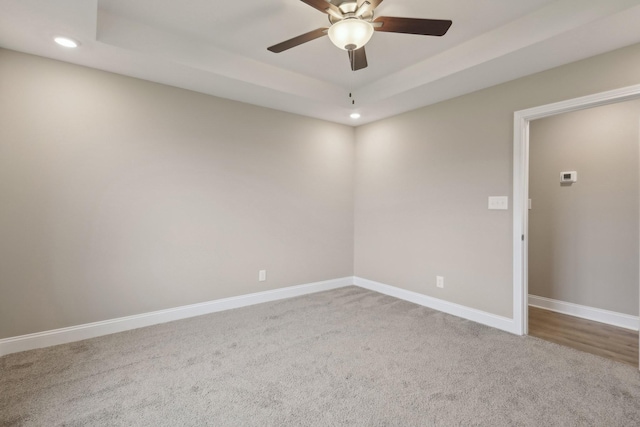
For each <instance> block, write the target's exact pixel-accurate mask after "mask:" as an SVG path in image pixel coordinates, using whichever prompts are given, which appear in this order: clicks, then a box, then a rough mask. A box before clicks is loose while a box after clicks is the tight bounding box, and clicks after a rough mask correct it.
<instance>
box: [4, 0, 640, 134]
mask: <svg viewBox="0 0 640 427" xmlns="http://www.w3.org/2000/svg"><path fill="white" fill-rule="evenodd" d="M338 1H339V0H338ZM334 2H336V0H334ZM376 16H400V17H415V18H435V19H451V20H453V26H452V27H451V29H450V30H449V32H448V33H447V34H446V35H445V36H444V37H425V36H415V35H407V34H393V33H380V32H379V33H375V34H374V36H373V38H372V40H371V41H370V42H369V43H368V44H367V58H368V62H369V67H368V68H366V69H363V70H360V71H357V72H352V71H351V70H350V68H349V62H348V60H347V54H346V52H344V51H342V50H339V49H338V48H336V47H334V46H333V45H332V44H331V42H330V41H329V40H328V38H326V37H323V38H320V39H317V40H314V41H311V42H309V43H306V44H303V45H301V46H298V47H295V48H293V49H290V50H288V51H285V52H283V53H280V54H274V53H271V52H269V51H267V49H266V48H267V47H268V46H271V45H273V44H276V43H279V42H281V41H284V40H286V39H289V38H291V37H294V36H297V35H299V34H302V33H305V32H307V31H310V30H313V29H316V28H319V27H326V26H328V20H327V16H326V15H324V14H323V13H321V12H319V11H317V10H315V9H314V8H312V7H310V6H308V5H306V4H304V3H302V2H301V1H299V0H241V1H240V0H236V1H228V2H222V1H219V0H208V1H205V0H182V1H175V0H135V1H132V0H0V47H4V48H8V49H13V50H17V51H22V52H27V53H32V54H36V55H41V56H45V57H49V58H54V59H59V60H62V61H67V62H72V63H76V64H81V65H86V66H89V67H94V68H98V69H103V70H107V71H113V72H116V73H121V74H125V75H130V76H134V77H139V78H143V79H146V80H151V81H156V82H160V83H165V84H169V85H173V86H178V87H182V88H186V89H191V90H195V91H198V92H203V93H208V94H211V95H216V96H221V97H224V98H229V99H234V100H238V101H243V102H248V103H251V104H256V105H261V106H265V107H270V108H275V109H279V110H284V111H289V112H293V113H297V114H302V115H307V116H311V117H316V118H320V119H325V120H330V121H334V122H338V123H345V124H349V125H359V124H363V123H367V122H370V121H373V120H378V119H381V118H384V117H388V116H391V115H395V114H399V113H401V112H404V111H408V110H411V109H414V108H418V107H421V106H424V105H429V104H432V103H434V102H438V101H441V100H444V99H448V98H452V97H454V96H459V95H462V94H464V93H468V92H471V91H474V90H479V89H482V88H485V87H488V86H491V85H494V84H498V83H501V82H504V81H508V80H511V79H514V78H518V77H521V76H524V75H528V74H531V73H534V72H538V71H542V70H545V69H548V68H552V67H555V66H558V65H562V64H565V63H568V62H572V61H576V60H579V59H582V58H586V57H589V56H593V55H596V54H599V53H602V52H606V51H609V50H613V49H616V48H619V47H623V46H627V45H630V44H633V43H638V42H640V29H639V28H640V25H638V22H640V0H385V1H383V2H382V3H381V4H380V6H378V8H377V9H376ZM55 35H67V36H70V37H73V38H76V39H78V40H80V41H81V43H82V45H81V47H80V48H79V49H75V50H69V49H65V48H62V47H60V46H58V45H56V44H54V43H53V36H55ZM349 92H353V93H354V94H355V100H356V105H355V106H352V105H351V101H350V100H349V98H348V93H349ZM354 110H356V111H358V112H360V113H361V114H362V118H361V119H360V120H358V121H357V122H355V121H353V120H351V119H350V118H349V113H351V112H352V111H354Z"/></svg>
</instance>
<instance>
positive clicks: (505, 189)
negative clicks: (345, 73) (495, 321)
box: [355, 45, 640, 317]
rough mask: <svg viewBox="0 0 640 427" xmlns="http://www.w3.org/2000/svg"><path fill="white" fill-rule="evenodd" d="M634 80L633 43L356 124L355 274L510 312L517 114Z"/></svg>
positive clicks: (638, 63) (637, 75) (638, 72)
mask: <svg viewBox="0 0 640 427" xmlns="http://www.w3.org/2000/svg"><path fill="white" fill-rule="evenodd" d="M638 83H640V45H634V46H631V47H628V48H625V49H620V50H617V51H613V52H610V53H607V54H604V55H600V56H596V57H593V58H590V59H586V60H583V61H579V62H575V63H572V64H568V65H565V66H562V67H559V68H555V69H552V70H549V71H546V72H542V73H538V74H534V75H531V76H529V77H525V78H521V79H518V80H514V81H512V82H509V83H505V84H502V85H499V86H495V87H492V88H489V89H486V90H482V91H479V92H475V93H472V94H469V95H465V96H462V97H459V98H456V99H452V100H449V101H445V102H441V103H439V104H435V105H432V106H429V107H425V108H421V109H419V110H414V111H411V112H408V113H405V114H402V115H399V116H396V117H392V118H389V119H385V120H380V121H378V122H375V123H372V124H368V125H365V126H362V127H359V128H358V129H357V131H356V204H355V226H356V228H355V251H356V252H355V253H356V256H355V274H356V275H357V276H360V277H364V278H367V279H371V280H375V281H379V282H383V283H386V284H389V285H393V286H397V287H400V288H404V289H408V290H411V291H415V292H419V293H423V294H426V295H429V296H434V297H437V298H442V299H444V300H447V301H450V302H454V303H458V304H462V305H465V306H468V307H472V308H476V309H480V310H484V311H487V312H489V313H494V314H497V315H502V316H506V317H512V311H513V306H512V304H513V279H512V275H513V265H512V223H513V221H512V215H513V212H512V210H511V205H512V203H511V202H513V200H511V195H512V179H513V177H512V173H513V113H514V111H517V110H522V109H526V108H530V107H535V106H539V105H544V104H548V103H551V102H556V101H561V100H565V99H571V98H575V97H578V96H582V95H587V94H592V93H597V92H602V91H605V90H610V89H614V88H618V87H623V86H629V85H633V84H638ZM499 195H508V196H510V197H509V201H510V209H509V210H508V211H489V210H487V197H488V196H499ZM436 275H442V276H444V278H445V287H444V288H443V289H439V288H436V286H435V276H436ZM636 301H637V299H636Z"/></svg>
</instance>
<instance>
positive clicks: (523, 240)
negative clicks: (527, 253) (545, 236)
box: [522, 234, 524, 242]
mask: <svg viewBox="0 0 640 427" xmlns="http://www.w3.org/2000/svg"><path fill="white" fill-rule="evenodd" d="M522 241H523V242H524V234H523V235H522Z"/></svg>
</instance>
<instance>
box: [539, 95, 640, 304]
mask: <svg viewBox="0 0 640 427" xmlns="http://www.w3.org/2000/svg"><path fill="white" fill-rule="evenodd" d="M639 131H640V101H629V102H623V103H619V104H613V105H607V106H603V107H598V108H591V109H588V110H582V111H577V112H572V113H567V114H561V115H559V116H553V117H549V118H545V119H540V120H534V121H532V122H531V127H530V149H529V153H530V162H529V165H530V166H529V180H530V182H529V195H530V197H531V199H532V209H531V210H530V211H529V293H530V294H532V295H537V296H542V297H547V298H553V299H556V300H560V301H565V302H571V303H574V304H580V305H586V306H589V307H595V308H601V309H605V310H612V311H616V312H620V313H626V314H630V315H635V316H637V315H638V271H639V266H638V259H639V258H638V257H639V254H638V242H639V237H638V236H639V229H638V227H639V219H640V217H639V212H638V206H639V201H638V196H639V195H640V188H639V185H638V184H639V176H638V170H639V165H638V160H639V156H640V154H639V151H638V147H639V143H640V132H639ZM572 170H575V171H577V172H578V182H576V183H575V184H572V185H570V186H569V185H561V184H560V172H562V171H572Z"/></svg>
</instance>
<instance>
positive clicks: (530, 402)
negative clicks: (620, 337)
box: [0, 287, 640, 426]
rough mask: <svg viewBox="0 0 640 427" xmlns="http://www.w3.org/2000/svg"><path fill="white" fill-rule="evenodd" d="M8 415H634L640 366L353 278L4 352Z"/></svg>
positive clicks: (538, 421)
mask: <svg viewBox="0 0 640 427" xmlns="http://www.w3.org/2000/svg"><path fill="white" fill-rule="evenodd" d="M0 425H1V426H61V425H64V426H92V425H97V426H107V425H108V426H289V425H292V426H341V425H353V426H476V425H478V426H638V425H640V373H639V372H638V370H636V369H634V368H632V367H631V366H628V365H625V364H622V363H618V362H614V361H611V360H608V359H603V358H600V357H598V356H594V355H591V354H587V353H582V352H579V351H577V350H573V349H570V348H566V347H562V346H559V345H557V344H553V343H550V342H546V341H543V340H540V339H537V338H533V337H518V336H514V335H511V334H508V333H505V332H501V331H499V330H495V329H492V328H489V327H486V326H483V325H480V324H477V323H473V322H470V321H466V320H463V319H460V318H457V317H454V316H450V315H447V314H444V313H440V312H437V311H434V310H430V309H428V308H424V307H421V306H418V305H415V304H412V303H408V302H405V301H401V300H398V299H395V298H392V297H388V296H385V295H381V294H378V293H375V292H371V291H368V290H364V289H361V288H357V287H347V288H342V289H337V290H333V291H328V292H322V293H317V294H313V295H308V296H304V297H299V298H293V299H289V300H283V301H277V302H272V303H266V304H260V305H255V306H251V307H246V308H241V309H237V310H230V311H226V312H221V313H215V314H210V315H206V316H200V317H196V318H191V319H186V320H181V321H176V322H171V323H166V324H162V325H156V326H152V327H148V328H142V329H137V330H133V331H128V332H123V333H119V334H113V335H108V336H104V337H100V338H95V339H90V340H85V341H81V342H76V343H71V344H65V345H60V346H55V347H50V348H46V349H39V350H32V351H28V352H23V353H16V354H11V355H7V356H4V357H2V358H0Z"/></svg>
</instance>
